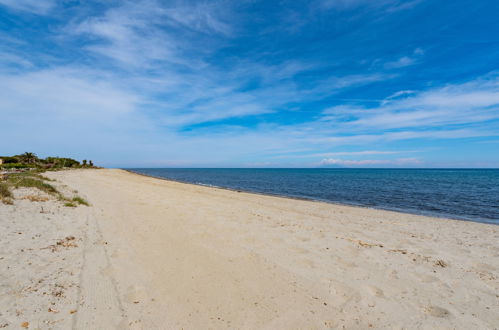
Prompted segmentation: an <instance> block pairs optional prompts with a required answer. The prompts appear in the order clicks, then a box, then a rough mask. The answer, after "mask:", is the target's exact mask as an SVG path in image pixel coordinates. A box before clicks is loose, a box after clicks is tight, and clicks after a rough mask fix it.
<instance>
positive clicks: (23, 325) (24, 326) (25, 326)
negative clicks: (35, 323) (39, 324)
mask: <svg viewBox="0 0 499 330" xmlns="http://www.w3.org/2000/svg"><path fill="white" fill-rule="evenodd" d="M21 327H23V328H25V329H28V328H29V322H23V323H21Z"/></svg>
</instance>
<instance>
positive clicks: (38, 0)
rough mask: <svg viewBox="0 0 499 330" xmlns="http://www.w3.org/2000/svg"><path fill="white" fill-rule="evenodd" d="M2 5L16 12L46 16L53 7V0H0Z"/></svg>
mask: <svg viewBox="0 0 499 330" xmlns="http://www.w3.org/2000/svg"><path fill="white" fill-rule="evenodd" d="M2 5H3V6H6V7H8V8H10V9H12V10H16V11H24V12H30V13H33V14H47V13H48V12H49V11H50V10H51V9H53V8H54V7H55V0H0V6H2Z"/></svg>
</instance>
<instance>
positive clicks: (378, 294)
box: [366, 285, 385, 298]
mask: <svg viewBox="0 0 499 330" xmlns="http://www.w3.org/2000/svg"><path fill="white" fill-rule="evenodd" d="M366 291H367V292H368V293H369V294H370V295H372V296H374V297H380V298H381V297H384V296H385V294H384V292H383V290H381V289H380V288H377V287H375V286H371V285H368V286H366Z"/></svg>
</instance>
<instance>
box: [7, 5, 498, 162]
mask: <svg viewBox="0 0 499 330" xmlns="http://www.w3.org/2000/svg"><path fill="white" fill-rule="evenodd" d="M498 16H499V2H498V1H495V0H490V1H489V0H482V1H476V0H474V1H464V0H455V1H446V0H445V1H444V0H442V1H438V0H406V1H400V0H376V1H368V0H308V1H300V0H289V1H286V0H282V1H271V0H265V1H264V0H262V1H257V0H240V1H229V0H226V1H160V0H158V1H154V0H135V1H113V0H108V1H78V0H61V1H56V0H0V154H15V153H22V152H24V151H33V152H36V153H37V154H39V155H40V156H48V155H60V156H70V157H74V158H78V159H84V158H85V159H93V160H94V162H96V163H97V164H99V165H103V166H116V167H321V166H324V167H499V20H498V19H497V17H498Z"/></svg>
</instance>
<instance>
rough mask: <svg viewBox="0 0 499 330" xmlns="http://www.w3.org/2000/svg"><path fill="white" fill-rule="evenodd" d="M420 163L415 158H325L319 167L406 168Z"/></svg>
mask: <svg viewBox="0 0 499 330" xmlns="http://www.w3.org/2000/svg"><path fill="white" fill-rule="evenodd" d="M419 164H421V161H420V160H419V159H417V158H398V159H394V160H386V159H362V160H351V159H335V158H326V159H323V160H322V161H320V163H319V166H334V165H336V166H345V167H379V166H407V165H419Z"/></svg>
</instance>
